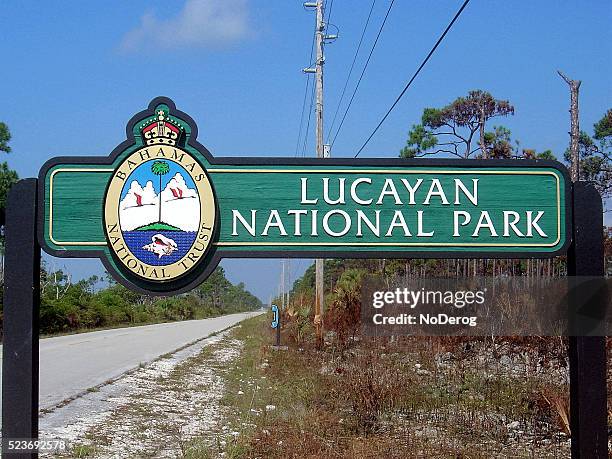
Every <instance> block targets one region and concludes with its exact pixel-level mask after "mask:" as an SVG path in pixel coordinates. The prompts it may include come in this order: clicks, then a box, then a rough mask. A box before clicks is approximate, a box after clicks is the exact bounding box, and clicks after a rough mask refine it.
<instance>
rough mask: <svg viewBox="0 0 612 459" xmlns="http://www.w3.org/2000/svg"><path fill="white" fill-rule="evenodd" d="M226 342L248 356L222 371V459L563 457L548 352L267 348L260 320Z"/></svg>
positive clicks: (476, 344)
mask: <svg viewBox="0 0 612 459" xmlns="http://www.w3.org/2000/svg"><path fill="white" fill-rule="evenodd" d="M234 337H235V338H238V339H241V340H244V342H245V347H244V348H243V353H242V355H241V357H240V358H239V359H238V360H236V361H235V363H234V366H233V368H230V369H229V371H228V373H227V374H226V378H227V379H226V388H227V392H226V396H225V398H224V403H225V405H226V406H227V409H228V411H227V420H228V421H227V423H228V426H226V428H225V430H224V431H225V432H226V433H227V434H226V435H225V436H223V435H222V438H223V440H222V442H220V443H221V444H220V445H219V449H218V450H217V451H216V453H219V452H221V451H223V452H225V457H230V458H272V459H274V458H278V459H280V458H283V459H285V458H347V459H348V458H380V457H385V458H387V457H388V458H410V457H470V458H485V457H486V458H489V457H567V456H568V455H569V440H568V437H567V435H566V434H567V430H566V429H567V424H566V423H567V409H566V408H567V407H566V405H565V404H564V403H565V400H566V397H567V385H566V380H565V378H566V369H565V367H564V362H563V360H562V359H561V360H558V359H557V357H558V356H557V355H556V354H555V352H554V351H552V350H551V349H555V348H556V343H552V344H550V343H548V344H547V343H536V342H535V341H534V340H532V341H534V343H532V344H534V345H533V346H532V347H531V348H529V349H527V347H526V345H525V342H515V341H513V340H507V341H504V340H498V341H495V342H492V341H491V340H474V339H471V340H469V339H450V340H449V339H439V338H436V339H427V338H420V339H415V338H404V339H396V340H391V339H380V338H379V339H362V340H359V339H358V340H355V341H353V342H352V343H351V345H350V346H349V348H348V349H340V350H337V348H336V347H335V346H333V345H327V346H325V347H324V349H323V350H320V349H317V348H316V347H314V345H313V346H308V344H307V343H308V342H309V341H308V340H304V339H302V340H301V342H300V345H302V346H306V347H303V348H301V347H297V346H296V345H291V346H290V347H289V350H287V351H272V350H271V349H270V348H269V346H268V344H269V343H272V342H273V340H274V337H273V335H272V333H271V330H270V329H269V324H268V321H267V319H266V318H263V317H262V318H257V319H252V320H250V321H248V322H245V323H244V324H243V327H242V328H241V329H239V330H237V331H236V332H235V333H234ZM287 339H288V336H283V340H284V341H285V342H287ZM330 340H332V341H333V339H331V338H330ZM562 354H563V353H562V352H561V353H559V356H561V355H562ZM267 405H274V409H269V410H266V406H267ZM230 431H232V432H234V434H233V435H231V434H229V433H230ZM220 438H221V437H220ZM194 457H195V456H194ZM202 457H204V456H202Z"/></svg>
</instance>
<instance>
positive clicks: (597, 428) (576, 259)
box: [567, 182, 608, 459]
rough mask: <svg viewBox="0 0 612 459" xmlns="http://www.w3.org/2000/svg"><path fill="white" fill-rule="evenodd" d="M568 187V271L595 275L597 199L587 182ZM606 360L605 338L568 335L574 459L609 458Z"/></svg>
mask: <svg viewBox="0 0 612 459" xmlns="http://www.w3.org/2000/svg"><path fill="white" fill-rule="evenodd" d="M573 188H574V193H573V195H574V199H573V207H574V208H573V225H572V232H573V241H572V244H571V245H570V248H569V251H568V256H567V268H568V275H569V276H597V277H600V276H603V275H604V257H603V228H602V224H601V221H602V203H601V197H600V196H599V193H598V192H597V190H595V188H594V187H593V186H592V185H590V184H588V183H584V182H575V183H574V184H573ZM597 222H599V223H597ZM606 363H607V361H606V338H605V337H603V336H570V337H569V365H570V429H571V433H572V458H574V459H578V458H581V459H582V458H593V459H600V458H601V459H604V458H607V457H608V412H607V411H608V410H607V381H606Z"/></svg>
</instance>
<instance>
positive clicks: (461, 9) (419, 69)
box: [355, 0, 470, 158]
mask: <svg viewBox="0 0 612 459" xmlns="http://www.w3.org/2000/svg"><path fill="white" fill-rule="evenodd" d="M468 3H470V0H465V1H464V2H463V5H461V8H459V10H458V11H457V13H456V14H455V17H453V20H452V21H451V22H449V24H448V25H447V26H446V29H444V32H443V33H442V35H440V37H439V38H438V41H436V44H435V45H434V46H433V48H431V50H430V51H429V54H427V56H426V57H425V59H423V62H421V65H419V68H418V69H417V70H416V72H414V75H412V78H410V80H409V81H408V83H407V84H406V86H405V87H404V89H403V91H402V92H401V93H400V95H399V96H397V98H396V99H395V102H393V104H392V105H391V107H390V108H389V110H387V113H385V116H383V117H382V119H381V120H380V122H379V123H378V125H377V126H376V128H374V130H373V131H372V133H371V134H370V136H369V137H368V138H367V139H366V141H365V142H364V143H363V145H362V146H361V148H360V149H359V151H358V152H357V153H356V154H355V158H356V157H357V156H359V153H361V152H362V151H363V149H364V148H365V147H366V145H367V144H368V143H369V142H370V140H371V139H372V137H374V134H376V132H377V131H378V129H380V127H381V126H382V124H383V123H384V122H385V120H386V119H387V117H388V116H389V114H390V113H391V111H392V110H393V109H394V108H395V106H396V105H397V104H398V102H399V101H400V99H401V98H402V97H403V96H404V94H405V93H406V91H407V90H408V88H409V87H410V85H411V84H412V82H413V81H414V80H415V78H416V77H417V76H418V75H419V73H420V72H421V70H422V69H423V67H425V64H427V61H429V58H430V57H431V56H432V55H433V53H434V52H435V51H436V49H437V48H438V46H439V45H440V43H442V40H444V37H445V36H446V34H447V33H448V31H449V30H450V29H451V27H452V26H453V24H455V21H457V19H459V16H460V15H461V13H462V12H463V10H464V9H465V7H466V6H467V5H468Z"/></svg>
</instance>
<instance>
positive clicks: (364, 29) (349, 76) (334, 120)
mask: <svg viewBox="0 0 612 459" xmlns="http://www.w3.org/2000/svg"><path fill="white" fill-rule="evenodd" d="M375 4H376V0H372V6H371V7H370V12H369V13H368V17H367V19H366V22H365V25H364V26H363V31H362V32H361V38H359V43H358V44H357V49H356V50H355V56H353V62H352V63H351V68H350V69H349V71H348V75H347V76H346V81H345V82H344V87H343V88H342V94H340V100H339V101H338V106H337V107H336V112H335V113H334V118H333V119H332V122H331V125H330V127H329V132H328V133H327V142H329V138H330V137H331V133H332V131H333V130H334V125H335V124H336V117H337V116H338V112H339V111H340V106H341V105H342V101H343V100H344V93H345V92H346V88H347V87H348V84H349V80H350V79H351V75H352V74H353V68H354V67H355V62H356V61H357V56H358V55H359V50H360V49H361V44H362V43H363V37H365V33H366V30H367V28H368V24H369V23H370V18H371V17H372V11H373V10H374V5H375Z"/></svg>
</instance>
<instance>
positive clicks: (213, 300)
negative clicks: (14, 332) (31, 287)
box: [0, 264, 261, 334]
mask: <svg viewBox="0 0 612 459" xmlns="http://www.w3.org/2000/svg"><path fill="white" fill-rule="evenodd" d="M40 287H41V299H40V333H41V334H57V333H69V332H74V331H81V330H86V329H94V328H105V327H115V326H124V325H138V324H146V323H157V322H170V321H179V320H191V319H204V318H207V317H214V316H219V315H222V314H231V313H235V312H243V311H253V310H256V309H258V308H260V307H261V301H260V300H259V299H258V298H257V297H255V296H254V295H252V294H251V293H250V292H248V291H247V290H246V289H245V286H244V284H243V283H239V284H238V285H234V284H232V283H231V282H230V281H228V280H227V278H226V277H225V271H224V270H223V268H222V267H218V268H217V269H216V270H215V271H214V272H213V273H212V275H211V276H210V277H209V278H208V279H206V280H205V281H204V282H203V283H202V284H201V285H200V286H199V287H197V288H196V289H194V290H192V291H191V292H189V293H185V294H182V295H177V296H174V297H152V296H148V295H141V294H138V293H135V292H133V291H131V290H129V289H127V288H125V287H124V286H122V285H120V284H118V283H116V282H115V281H113V280H112V278H111V277H110V276H107V278H106V279H102V278H100V277H98V276H92V277H90V278H89V279H83V280H80V281H78V282H73V281H72V280H71V276H70V275H69V274H67V273H66V272H64V271H63V270H61V269H59V270H54V269H50V268H49V266H48V265H47V264H43V266H42V269H41V279H40ZM1 325H2V303H0V326H1Z"/></svg>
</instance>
